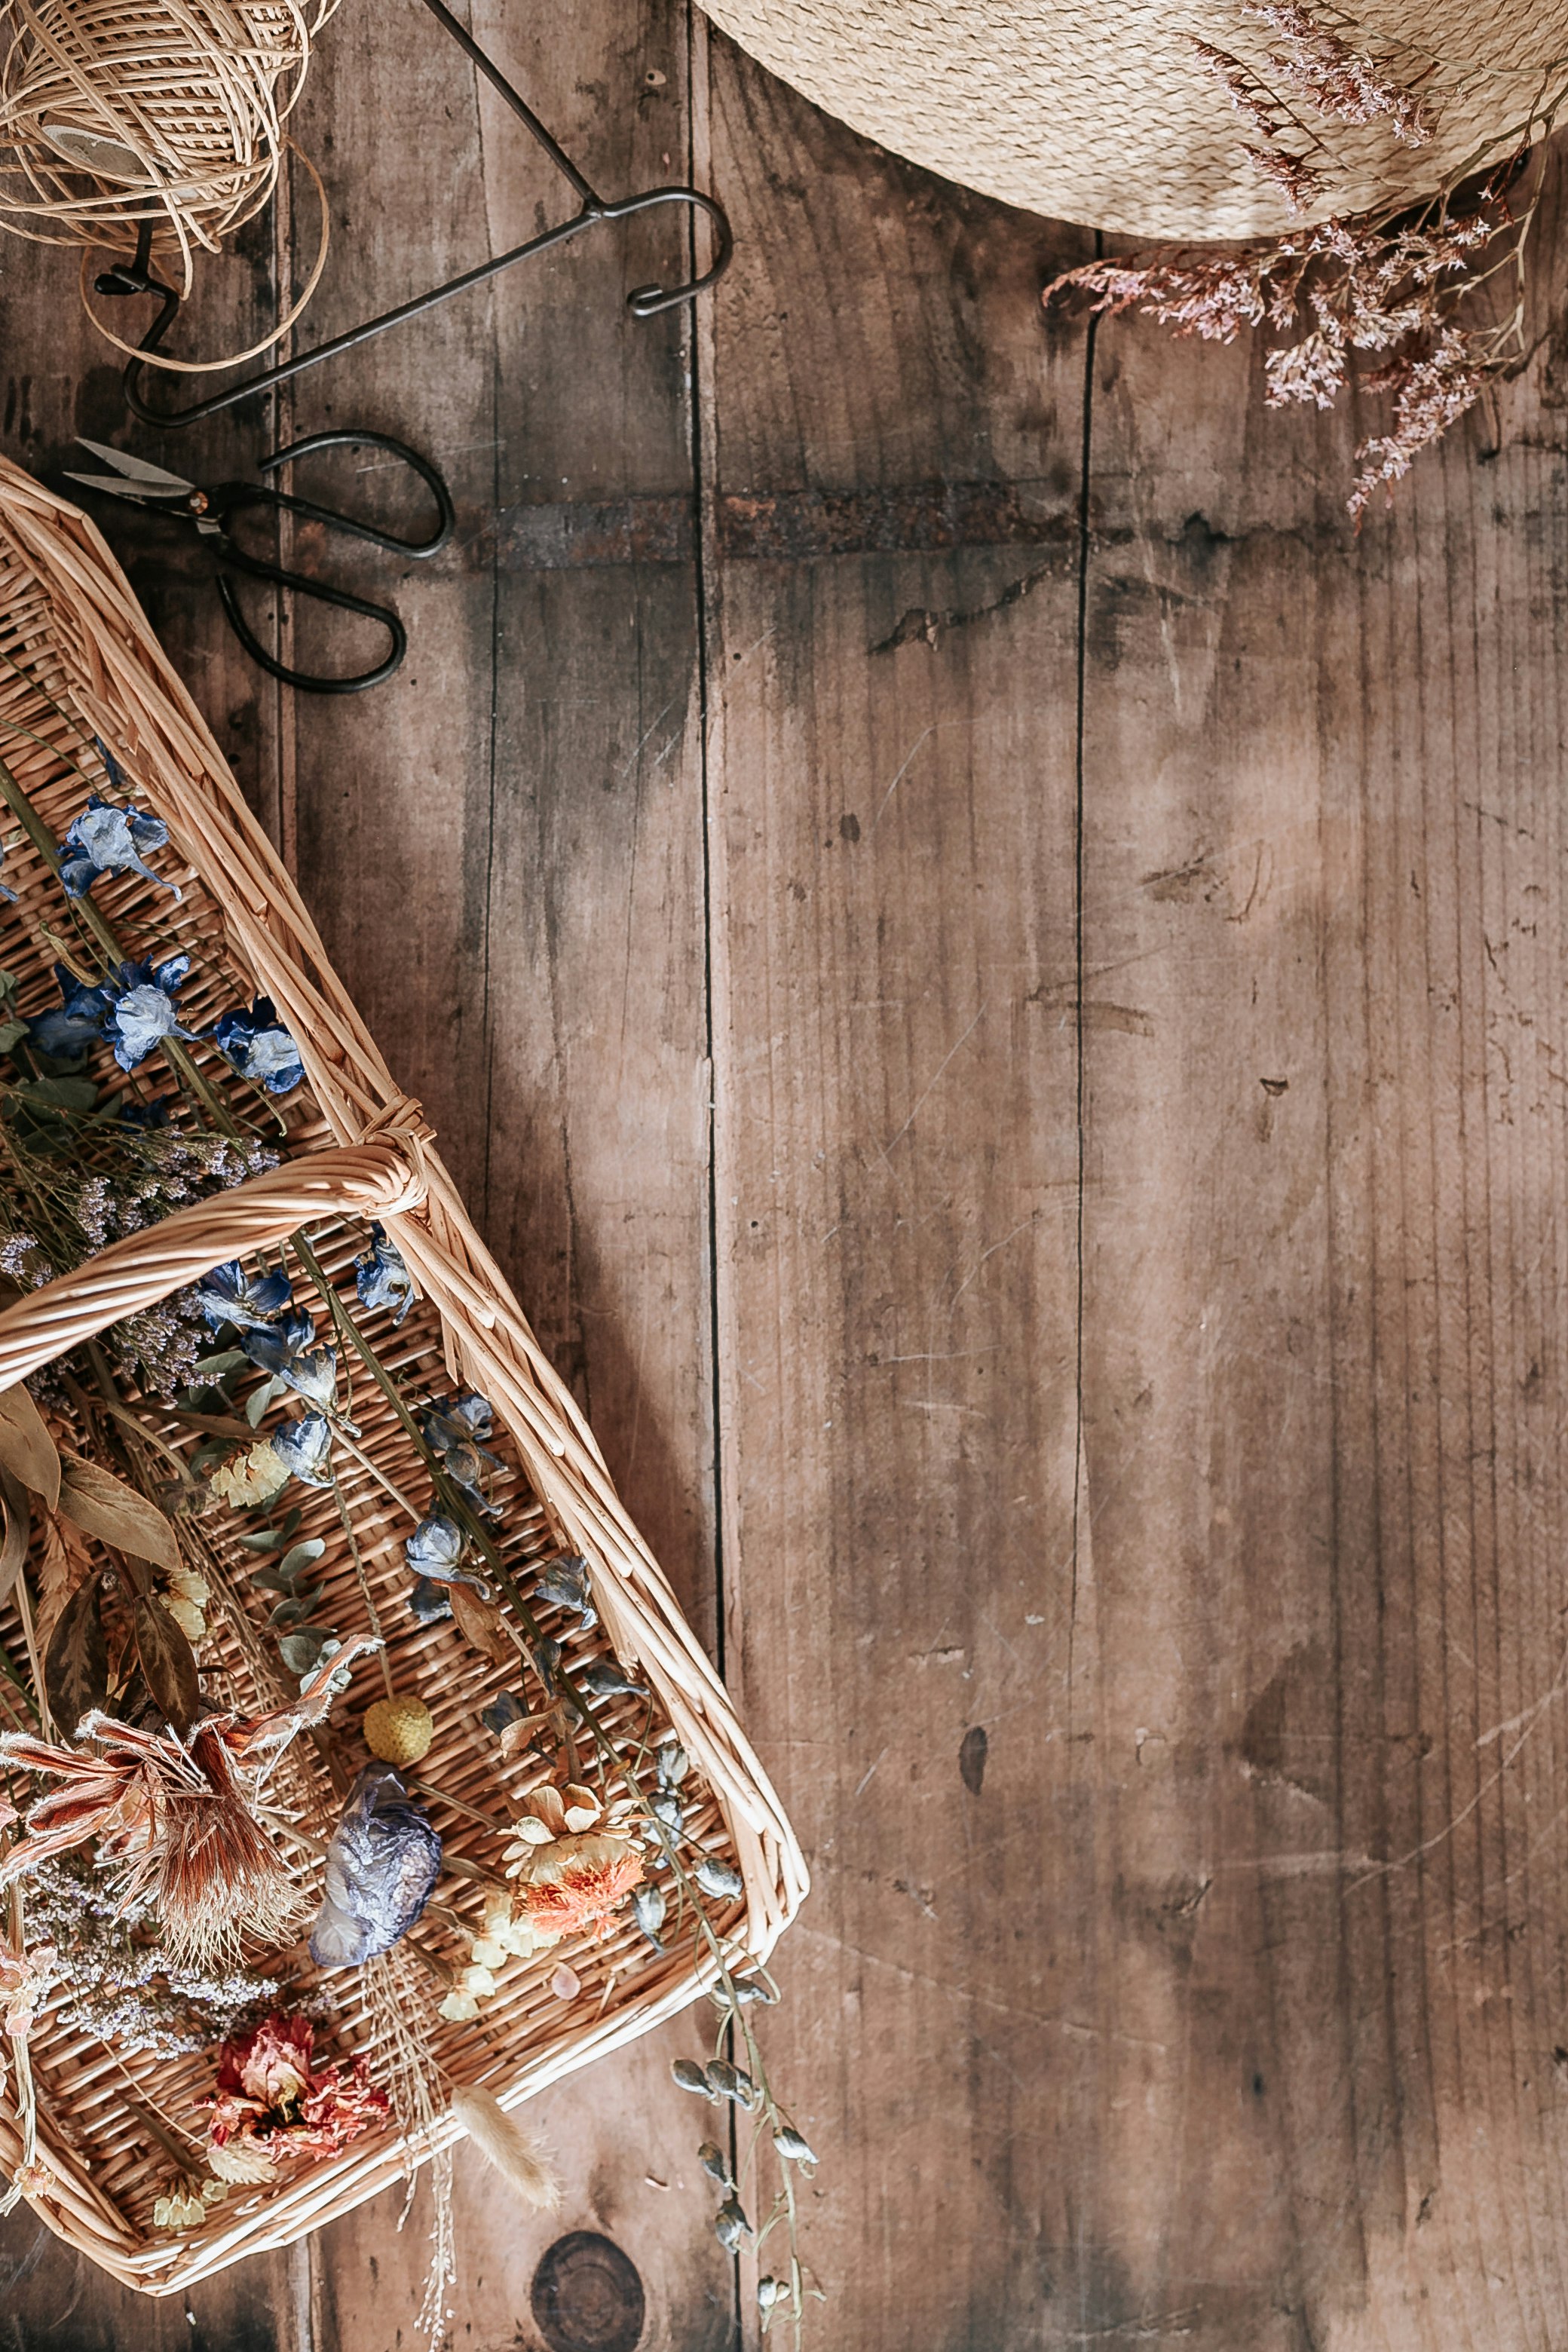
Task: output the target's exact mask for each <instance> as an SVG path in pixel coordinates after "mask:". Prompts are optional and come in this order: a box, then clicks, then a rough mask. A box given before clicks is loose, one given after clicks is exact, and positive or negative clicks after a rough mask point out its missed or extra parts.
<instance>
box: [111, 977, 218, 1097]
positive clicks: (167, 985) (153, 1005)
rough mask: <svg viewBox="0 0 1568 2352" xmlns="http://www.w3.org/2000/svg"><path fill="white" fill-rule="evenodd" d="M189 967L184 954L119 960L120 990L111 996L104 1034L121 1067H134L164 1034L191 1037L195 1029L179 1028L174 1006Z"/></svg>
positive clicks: (177, 1014) (123, 1068)
mask: <svg viewBox="0 0 1568 2352" xmlns="http://www.w3.org/2000/svg"><path fill="white" fill-rule="evenodd" d="M190 968H191V960H190V957H189V956H187V955H177V956H170V957H169V959H168V961H166V962H164V963H161V964H157V965H153V964H147V963H122V964H121V967H120V990H121V993H120V994H119V995H117V996H116V997H115V999H114V1002H113V1003H112V1005H111V1006H110V1011H109V1015H108V1018H107V1019H106V1020H105V1022H104V1024H103V1034H104V1036H105V1038H106V1039H107V1040H108V1042H109V1044H110V1045H112V1046H113V1048H114V1058H115V1060H116V1061H117V1062H118V1063H119V1065H120V1066H121V1069H122V1070H134V1069H136V1068H138V1067H139V1066H141V1064H142V1063H143V1062H144V1061H145V1060H146V1059H147V1056H148V1055H149V1054H150V1053H152V1051H153V1047H154V1046H155V1045H158V1044H159V1043H160V1042H161V1041H162V1040H163V1038H165V1037H184V1038H186V1039H188V1040H194V1039H195V1035H196V1032H195V1030H194V1029H182V1027H181V1026H180V1016H179V1013H177V1011H176V1010H175V1006H174V999H175V997H176V996H177V995H178V994H179V992H180V989H181V987H182V986H183V984H184V979H185V976H186V974H187V973H188V972H189V971H190Z"/></svg>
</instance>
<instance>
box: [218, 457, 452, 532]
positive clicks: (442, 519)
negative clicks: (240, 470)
mask: <svg viewBox="0 0 1568 2352" xmlns="http://www.w3.org/2000/svg"><path fill="white" fill-rule="evenodd" d="M344 448H353V449H362V448H363V449H384V450H385V451H386V453H387V455H388V457H395V458H396V459H397V461H398V463H399V464H400V465H404V466H406V467H407V468H408V470H409V472H410V473H411V474H417V476H418V477H419V479H420V480H421V481H422V482H423V483H424V485H425V487H426V489H427V490H428V491H429V493H430V495H431V497H432V498H433V499H435V501H436V512H437V527H436V530H435V532H434V533H433V535H432V536H431V537H430V538H428V539H400V538H398V537H397V535H396V533H395V532H394V531H389V530H379V529H378V528H377V526H376V525H375V524H374V523H370V522H361V521H360V520H358V519H357V518H356V517H355V516H353V515H346V514H341V513H340V512H339V511H338V510H337V509H336V508H335V507H323V506H318V505H316V504H315V502H314V501H313V500H312V499H300V498H296V497H295V496H294V495H293V493H292V492H291V491H289V490H273V489H268V490H267V491H266V492H264V493H260V494H259V495H263V496H264V497H265V499H266V502H267V504H268V506H279V507H287V508H288V509H289V513H290V514H297V515H300V516H303V517H304V519H305V520H307V521H309V522H320V523H325V524H326V525H327V526H328V528H329V529H330V530H341V531H345V532H347V534H348V535H349V537H350V538H351V539H363V540H368V541H370V544H371V545H372V546H373V547H384V548H386V549H387V550H388V551H390V552H391V553H392V554H394V555H415V556H425V555H435V554H437V552H438V551H439V550H440V549H442V548H443V547H445V546H446V544H447V541H448V540H449V539H450V538H451V536H452V533H453V531H454V530H456V529H457V523H458V518H457V512H456V509H454V507H453V505H452V494H451V492H450V490H448V488H447V485H446V482H445V480H444V479H443V478H442V477H441V475H440V474H439V473H437V469H436V467H434V466H432V465H431V463H430V462H429V460H428V458H426V457H421V456H420V455H419V452H418V451H417V449H411V448H410V447H409V446H408V444H407V443H406V442H405V441H395V440H394V439H393V437H392V436H391V434H390V433H366V432H355V431H354V430H353V428H352V427H341V428H339V429H338V430H335V431H333V432H330V433H311V434H308V435H307V436H306V437H305V439H304V440H303V441H290V443H289V446H288V447H287V448H286V449H275V450H274V451H273V453H272V455H271V457H263V458H262V460H261V463H260V464H259V466H258V467H257V471H258V473H259V474H263V475H266V474H275V473H276V472H277V471H278V469H279V467H280V466H288V465H291V464H292V463H293V461H294V459H295V458H296V457H311V456H313V455H314V453H315V452H316V451H317V450H318V449H344ZM247 496H248V497H249V498H251V499H254V498H256V497H257V496H258V492H257V491H256V490H254V489H247V486H246V485H243V484H230V485H229V486H228V488H227V490H226V497H227V499H228V503H229V510H230V511H231V512H232V511H234V510H235V509H237V508H238V507H239V506H240V505H241V504H242V503H244V502H245V499H247ZM220 520H221V514H220Z"/></svg>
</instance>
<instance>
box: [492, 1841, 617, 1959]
mask: <svg viewBox="0 0 1568 2352" xmlns="http://www.w3.org/2000/svg"><path fill="white" fill-rule="evenodd" d="M642 1881H643V1864H642V1856H641V1854H640V1853H638V1852H637V1848H636V1847H635V1846H634V1845H633V1844H632V1843H630V1841H629V1840H628V1839H626V1838H623V1837H616V1836H615V1835H614V1834H613V1833H607V1832H603V1831H599V1832H589V1833H588V1834H587V1835H585V1836H581V1837H558V1838H553V1839H552V1841H551V1843H549V1844H548V1845H542V1846H538V1847H536V1848H535V1849H534V1853H533V1857H532V1867H531V1872H530V1874H529V1877H528V1879H527V1882H526V1884H525V1885H523V1886H522V1887H521V1889H520V1893H521V1903H522V1915H523V1917H524V1918H525V1919H526V1920H527V1922H528V1925H529V1927H531V1929H532V1930H533V1933H534V1934H535V1936H537V1937H539V1938H540V1939H541V1941H545V1940H553V1939H555V1938H558V1937H563V1936H586V1937H588V1938H589V1939H590V1941H591V1942H594V1943H602V1942H603V1941H604V1939H605V1937H606V1936H608V1935H610V1934H611V1933H612V1932H613V1930H614V1927H615V1916H614V1915H615V1913H616V1910H617V1909H618V1908H619V1906H620V1905H621V1904H622V1903H624V1902H625V1901H626V1896H627V1895H629V1894H630V1893H631V1891H632V1889H633V1888H634V1887H635V1886H640V1885H642Z"/></svg>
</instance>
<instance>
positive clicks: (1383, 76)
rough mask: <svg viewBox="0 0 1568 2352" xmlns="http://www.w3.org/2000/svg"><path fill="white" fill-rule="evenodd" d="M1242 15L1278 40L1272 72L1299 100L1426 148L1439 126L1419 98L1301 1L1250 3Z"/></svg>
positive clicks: (1271, 57)
mask: <svg viewBox="0 0 1568 2352" xmlns="http://www.w3.org/2000/svg"><path fill="white" fill-rule="evenodd" d="M1242 13H1243V15H1244V16H1250V17H1252V18H1253V20H1254V21H1255V23H1258V24H1260V25H1265V26H1268V30H1269V32H1271V33H1272V34H1273V36H1274V37H1275V41H1276V43H1277V44H1278V46H1277V47H1274V48H1271V49H1270V50H1269V53H1268V68H1269V70H1270V72H1271V73H1273V74H1274V75H1275V76H1277V77H1278V79H1279V80H1280V81H1281V82H1282V83H1283V84H1284V86H1285V88H1286V89H1289V91H1290V92H1291V93H1292V95H1293V96H1295V97H1297V98H1304V99H1306V100H1308V102H1309V103H1310V105H1312V106H1315V107H1316V108H1317V109H1318V110H1319V111H1320V113H1322V114H1326V115H1329V116H1330V117H1331V119H1332V120H1333V121H1336V122H1352V123H1354V122H1380V121H1381V122H1386V123H1387V125H1388V127H1389V129H1390V131H1392V132H1393V133H1394V137H1395V138H1396V139H1397V140H1399V141H1401V142H1402V143H1403V144H1404V145H1405V146H1406V147H1425V146H1426V143H1427V142H1428V141H1429V140H1430V138H1431V137H1432V133H1433V130H1434V127H1435V126H1434V124H1433V122H1432V120H1431V117H1430V116H1429V115H1428V113H1427V112H1426V109H1425V107H1424V106H1423V105H1422V103H1421V101H1420V100H1419V99H1418V98H1417V97H1416V96H1415V92H1414V91H1413V90H1409V89H1405V86H1404V84H1403V83H1401V82H1398V81H1396V80H1395V79H1394V76H1393V75H1392V74H1391V73H1390V72H1389V71H1388V69H1387V68H1386V67H1385V66H1382V65H1379V64H1378V63H1377V62H1376V61H1375V60H1374V59H1373V58H1369V57H1365V56H1363V54H1362V52H1361V51H1360V50H1359V49H1352V47H1351V46H1350V44H1349V42H1348V41H1345V40H1342V38H1341V37H1340V35H1339V34H1338V33H1335V32H1331V30H1330V28H1329V27H1328V26H1326V25H1320V24H1319V23H1318V22H1317V20H1316V18H1315V17H1313V16H1310V14H1309V13H1308V11H1307V10H1306V9H1305V8H1303V7H1300V5H1298V0H1244V5H1243V10H1242ZM1276 135H1278V134H1276Z"/></svg>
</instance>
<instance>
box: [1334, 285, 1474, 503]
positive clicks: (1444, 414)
mask: <svg viewBox="0 0 1568 2352" xmlns="http://www.w3.org/2000/svg"><path fill="white" fill-rule="evenodd" d="M1471 347H1472V338H1471V337H1469V336H1468V335H1466V334H1465V333H1463V332H1462V331H1460V330H1459V329H1458V328H1457V327H1449V328H1446V329H1445V330H1444V331H1443V333H1442V334H1440V335H1439V336H1438V338H1437V341H1436V343H1435V344H1434V346H1433V347H1432V349H1431V350H1430V351H1426V352H1407V353H1404V354H1402V355H1401V356H1400V357H1399V358H1398V359H1395V360H1391V361H1390V362H1389V364H1388V365H1387V366H1386V367H1384V368H1379V369H1378V370H1377V372H1376V373H1375V374H1374V375H1372V376H1369V377H1368V378H1367V382H1368V384H1369V386H1371V387H1372V388H1373V389H1374V390H1376V391H1378V392H1387V393H1392V394H1393V396H1394V429H1393V431H1392V432H1391V433H1382V434H1374V435H1373V437H1372V438H1371V439H1370V440H1367V441H1363V443H1362V445H1361V446H1360V448H1359V449H1358V450H1357V451H1356V456H1357V457H1358V459H1359V460H1360V462H1361V472H1360V474H1359V475H1358V476H1357V478H1356V485H1355V488H1354V489H1353V491H1352V493H1351V499H1350V509H1351V512H1352V514H1353V515H1354V516H1355V517H1356V519H1357V520H1358V521H1359V520H1360V519H1361V516H1362V515H1363V513H1364V512H1365V509H1366V508H1367V506H1368V504H1369V502H1370V501H1371V499H1372V497H1373V493H1374V492H1375V491H1376V490H1377V489H1378V488H1380V487H1383V488H1385V489H1386V490H1387V493H1388V495H1389V497H1390V498H1391V499H1392V496H1393V490H1394V483H1395V482H1398V481H1403V479H1404V478H1405V475H1406V474H1407V473H1408V472H1409V471H1410V467H1411V466H1412V464H1413V463H1414V461H1415V457H1417V456H1418V455H1419V453H1420V452H1421V451H1422V450H1423V449H1425V448H1427V447H1429V446H1430V445H1431V444H1432V443H1433V442H1434V441H1436V439H1437V438H1438V436H1440V435H1441V434H1444V433H1446V432H1447V429H1448V427H1449V425H1452V424H1453V423H1454V422H1455V420H1456V418H1458V417H1460V416H1463V415H1464V414H1465V411H1466V410H1467V409H1468V408H1473V407H1474V406H1475V404H1476V403H1477V401H1478V400H1479V398H1480V396H1481V394H1482V392H1483V391H1484V390H1485V388H1486V383H1487V378H1488V373H1489V371H1488V368H1487V364H1486V362H1485V361H1484V360H1482V359H1477V358H1476V357H1474V356H1473V355H1472V348H1471Z"/></svg>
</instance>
